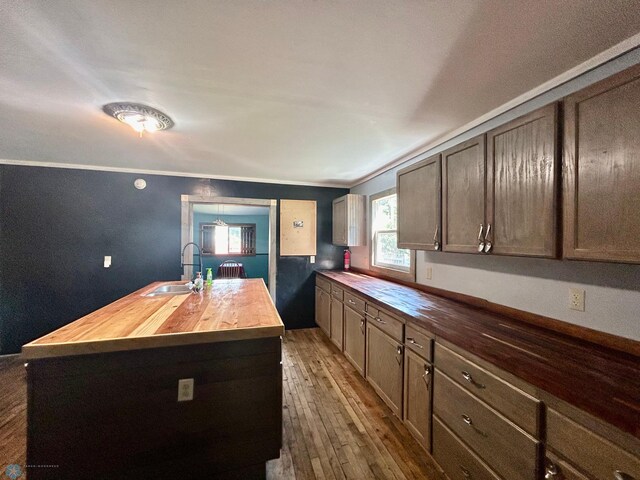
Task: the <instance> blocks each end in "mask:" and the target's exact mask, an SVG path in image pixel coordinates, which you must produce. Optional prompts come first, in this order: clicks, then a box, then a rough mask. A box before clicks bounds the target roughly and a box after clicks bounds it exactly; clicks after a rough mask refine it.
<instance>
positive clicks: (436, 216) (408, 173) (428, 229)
mask: <svg viewBox="0 0 640 480" xmlns="http://www.w3.org/2000/svg"><path fill="white" fill-rule="evenodd" d="M440 176H441V161H440V155H434V156H433V157H429V158H427V159H425V160H422V161H420V162H418V163H415V164H413V165H411V166H409V167H407V168H405V169H402V170H400V171H399V172H398V174H397V178H396V185H397V193H398V247H400V248H410V249H414V250H439V249H440V231H441V226H440V221H441V219H440V198H441V196H440V188H441V179H440Z"/></svg>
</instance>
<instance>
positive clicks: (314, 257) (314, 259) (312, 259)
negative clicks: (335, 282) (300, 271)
mask: <svg viewBox="0 0 640 480" xmlns="http://www.w3.org/2000/svg"><path fill="white" fill-rule="evenodd" d="M309 263H316V256H315V255H311V256H310V257H309Z"/></svg>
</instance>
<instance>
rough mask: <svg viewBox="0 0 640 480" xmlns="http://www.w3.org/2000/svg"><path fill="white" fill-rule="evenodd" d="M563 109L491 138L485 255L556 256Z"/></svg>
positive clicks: (523, 120) (538, 114)
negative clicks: (489, 253)
mask: <svg viewBox="0 0 640 480" xmlns="http://www.w3.org/2000/svg"><path fill="white" fill-rule="evenodd" d="M557 117H558V105H557V104H555V103H554V104H551V105H547V106H545V107H543V108H540V109H538V110H536V111H534V112H531V113H529V114H528V115H525V116H523V117H520V118H517V119H515V120H513V121H511V122H509V123H506V124H504V125H502V126H500V127H498V128H496V129H494V130H491V131H490V132H488V133H487V209H486V224H485V237H484V239H485V252H489V251H490V252H492V253H494V254H503V255H526V256H535V257H555V256H556V255H557V248H556V245H557V238H558V236H557V223H558V220H557V219H558V215H557V212H558V205H557V192H558V186H557V183H558V167H559V162H558V160H557V149H558V141H557V137H558V122H557Z"/></svg>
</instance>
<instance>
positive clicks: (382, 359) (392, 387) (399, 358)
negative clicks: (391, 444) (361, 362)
mask: <svg viewBox="0 0 640 480" xmlns="http://www.w3.org/2000/svg"><path fill="white" fill-rule="evenodd" d="M366 352H367V362H366V365H367V380H368V381H369V383H371V385H372V386H373V388H374V390H376V392H377V393H378V395H380V397H382V399H383V400H384V401H385V403H386V404H387V405H389V408H391V410H392V411H393V413H395V414H396V415H397V416H398V417H402V373H403V372H402V364H403V347H402V345H401V344H400V343H398V342H396V341H395V340H394V339H393V338H391V337H390V336H389V335H387V334H386V333H384V332H383V331H382V330H380V329H379V328H377V327H375V326H374V325H373V324H371V323H368V322H367V348H366Z"/></svg>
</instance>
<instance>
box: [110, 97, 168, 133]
mask: <svg viewBox="0 0 640 480" xmlns="http://www.w3.org/2000/svg"><path fill="white" fill-rule="evenodd" d="M102 110H103V111H104V113H106V114H107V115H110V116H112V117H113V118H116V119H117V120H120V121H121V122H123V123H126V124H127V125H129V126H130V127H131V128H133V129H134V130H135V131H136V132H138V133H139V134H140V136H142V133H143V132H156V131H158V130H167V129H169V128H171V127H173V125H174V123H173V120H171V118H170V117H169V116H168V115H167V114H165V113H163V112H161V111H160V110H158V109H155V108H153V107H149V106H148V105H142V104H140V103H128V102H115V103H109V104H107V105H105V106H104V107H102Z"/></svg>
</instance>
